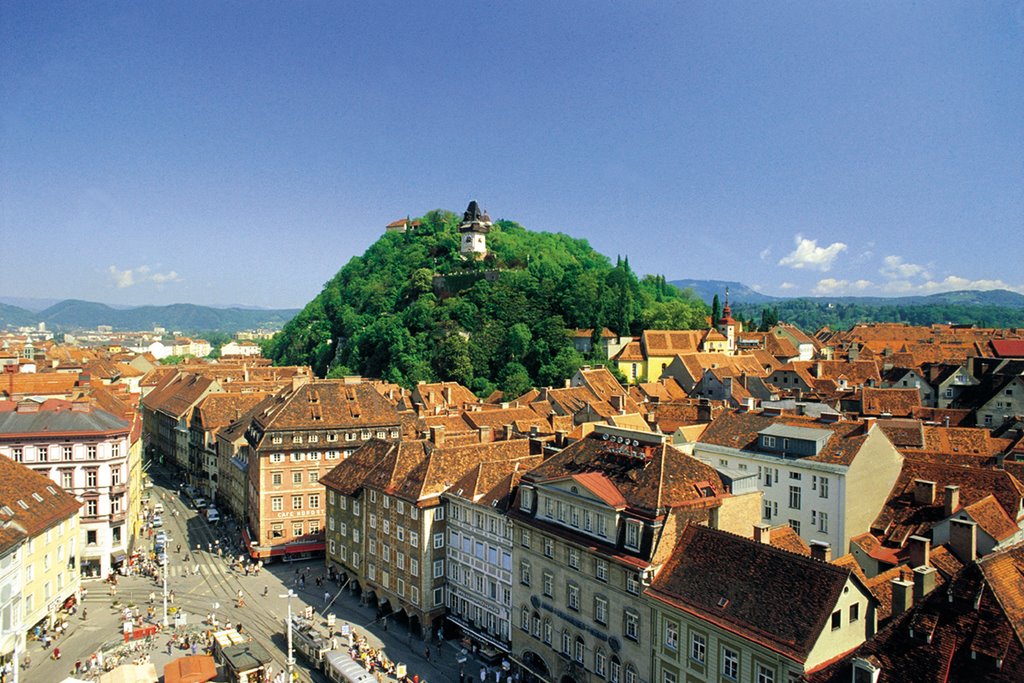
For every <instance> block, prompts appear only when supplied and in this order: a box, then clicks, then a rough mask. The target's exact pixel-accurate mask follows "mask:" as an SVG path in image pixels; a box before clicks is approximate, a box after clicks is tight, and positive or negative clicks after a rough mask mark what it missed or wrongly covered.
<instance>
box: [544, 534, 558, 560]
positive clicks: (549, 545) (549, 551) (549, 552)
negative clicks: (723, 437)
mask: <svg viewBox="0 0 1024 683" xmlns="http://www.w3.org/2000/svg"><path fill="white" fill-rule="evenodd" d="M554 556H555V542H554V541H552V540H551V539H550V538H547V537H545V538H544V557H554Z"/></svg>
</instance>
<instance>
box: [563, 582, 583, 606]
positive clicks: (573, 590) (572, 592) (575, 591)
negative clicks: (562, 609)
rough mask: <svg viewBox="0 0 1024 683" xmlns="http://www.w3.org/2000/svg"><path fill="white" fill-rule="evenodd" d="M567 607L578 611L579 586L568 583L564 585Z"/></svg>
mask: <svg viewBox="0 0 1024 683" xmlns="http://www.w3.org/2000/svg"><path fill="white" fill-rule="evenodd" d="M566 591H567V595H568V605H569V609H571V610H574V611H576V612H579V610H580V587H579V586H577V585H576V584H574V583H570V584H569V585H568V586H567V587H566Z"/></svg>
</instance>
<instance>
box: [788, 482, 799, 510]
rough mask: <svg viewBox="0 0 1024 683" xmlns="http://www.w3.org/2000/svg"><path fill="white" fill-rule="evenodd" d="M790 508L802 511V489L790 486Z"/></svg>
mask: <svg viewBox="0 0 1024 683" xmlns="http://www.w3.org/2000/svg"><path fill="white" fill-rule="evenodd" d="M789 508H790V509H791V510H799V509H800V487H799V486H790V487H789Z"/></svg>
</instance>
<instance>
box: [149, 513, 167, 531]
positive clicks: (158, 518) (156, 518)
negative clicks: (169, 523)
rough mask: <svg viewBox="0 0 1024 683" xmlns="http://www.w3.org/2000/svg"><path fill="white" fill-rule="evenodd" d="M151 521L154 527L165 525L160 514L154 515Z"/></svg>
mask: <svg viewBox="0 0 1024 683" xmlns="http://www.w3.org/2000/svg"><path fill="white" fill-rule="evenodd" d="M149 523H150V525H151V526H152V527H153V528H154V529H158V528H160V527H162V526H163V525H164V520H163V518H162V517H161V516H160V515H153V519H151V520H149Z"/></svg>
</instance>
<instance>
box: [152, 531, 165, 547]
mask: <svg viewBox="0 0 1024 683" xmlns="http://www.w3.org/2000/svg"><path fill="white" fill-rule="evenodd" d="M153 542H154V543H157V544H158V545H164V544H166V543H167V534H166V533H165V532H163V531H161V532H160V533H158V534H157V535H156V536H154V537H153Z"/></svg>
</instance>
